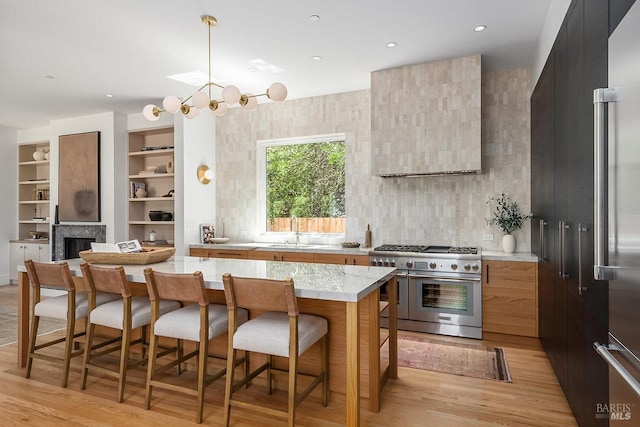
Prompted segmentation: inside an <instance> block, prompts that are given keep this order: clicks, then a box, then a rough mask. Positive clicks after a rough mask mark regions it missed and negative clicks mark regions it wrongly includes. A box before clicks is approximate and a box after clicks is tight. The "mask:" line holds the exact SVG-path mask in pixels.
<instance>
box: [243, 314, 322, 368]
mask: <svg viewBox="0 0 640 427" xmlns="http://www.w3.org/2000/svg"><path fill="white" fill-rule="evenodd" d="M327 331H328V324H327V319H324V318H322V317H319V316H312V315H310V314H300V315H299V317H298V355H301V354H302V353H304V352H305V351H306V350H307V349H308V348H309V347H311V346H312V345H313V344H314V343H315V342H316V341H318V340H319V339H320V338H322V337H323V336H324V335H325V334H326V333H327ZM233 348H235V349H237V350H246V351H254V352H257V353H264V354H272V355H274V356H282V357H289V315H288V314H287V313H276V312H267V313H263V314H261V315H259V316H258V317H256V318H254V319H251V320H250V321H248V322H246V323H244V324H243V325H240V326H239V327H238V329H237V330H236V333H235V334H234V336H233Z"/></svg>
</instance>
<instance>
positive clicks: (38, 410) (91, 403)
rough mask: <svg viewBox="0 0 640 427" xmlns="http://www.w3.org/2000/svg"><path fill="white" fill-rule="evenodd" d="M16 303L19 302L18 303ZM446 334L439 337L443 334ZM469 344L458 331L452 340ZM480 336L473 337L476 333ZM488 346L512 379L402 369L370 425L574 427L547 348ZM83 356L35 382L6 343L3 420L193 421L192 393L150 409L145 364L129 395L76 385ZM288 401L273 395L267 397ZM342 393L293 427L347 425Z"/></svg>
mask: <svg viewBox="0 0 640 427" xmlns="http://www.w3.org/2000/svg"><path fill="white" fill-rule="evenodd" d="M9 288H14V289H15V286H11V287H4V286H3V287H0V303H10V301H11V298H12V297H11V293H12V292H13V291H14V289H9ZM14 302H15V300H14ZM438 339H443V337H438ZM447 339H451V340H452V341H458V342H464V341H465V340H464V339H460V338H447ZM470 341H471V342H473V343H478V341H477V340H470ZM483 344H485V345H491V346H499V347H503V348H504V349H505V350H506V354H507V359H508V362H509V367H510V370H511V375H512V377H513V383H510V384H509V383H502V382H497V381H489V380H481V379H474V378H466V377H460V376H456V375H448V374H441V373H437V372H429V371H421V370H415V369H409V368H400V369H399V373H398V376H399V378H398V379H397V380H390V381H389V382H388V383H387V386H386V387H385V389H384V390H383V393H382V410H381V411H380V413H378V414H374V413H371V412H369V411H368V410H367V409H366V408H365V407H363V408H362V411H361V416H362V425H365V426H392V425H395V426H402V427H408V426H498V425H500V426H505V425H508V426H554V427H555V426H575V425H576V424H575V420H574V418H573V416H572V415H571V411H570V409H569V407H568V405H567V402H566V400H565V398H564V396H563V394H562V391H561V389H560V386H559V385H558V383H557V381H556V380H555V377H554V376H553V373H552V371H551V367H550V365H549V362H548V360H547V358H546V357H545V354H544V352H543V350H542V348H541V346H540V343H539V341H538V340H536V339H529V338H522V337H512V336H505V335H498V334H491V335H488V336H487V337H486V339H485V340H483ZM80 366H81V360H80V358H75V359H74V360H73V362H72V371H71V374H70V379H69V386H68V387H67V388H66V389H62V388H60V386H59V379H60V373H61V371H60V369H59V368H58V367H57V366H54V365H52V364H49V363H48V362H46V361H41V360H36V361H35V362H34V368H33V373H32V377H31V379H25V378H24V377H23V375H24V370H23V369H20V368H18V367H17V364H16V346H15V344H11V345H7V346H4V347H0V425H3V426H8V425H29V426H34V425H37V426H49V425H51V426H54V425H55V426H58V425H71V426H73V425H87V426H89V425H91V426H96V425H117V426H129V425H131V426H134V425H135V426H141V425H155V426H165V425H166V426H169V425H171V426H181V425H194V424H195V423H194V421H193V420H194V416H195V405H196V403H195V398H194V397H192V396H187V395H181V394H178V393H174V392H168V391H163V390H155V391H154V395H153V402H152V407H151V410H149V411H147V410H145V409H144V375H145V372H144V368H139V369H137V370H134V371H133V372H132V373H131V378H130V381H128V384H127V388H126V390H125V401H124V402H123V403H121V404H118V403H116V402H115V400H114V398H115V395H116V382H115V380H113V379H108V378H100V377H97V376H96V375H95V374H92V375H90V377H89V381H88V385H87V389H86V390H84V391H82V390H80ZM245 393H246V394H247V396H248V397H252V398H259V399H267V398H269V397H267V396H266V393H265V392H264V388H262V387H261V386H259V385H254V386H252V387H250V388H249V389H248V390H246V391H245ZM206 399H207V400H206V403H205V413H204V416H205V420H204V422H203V424H202V425H207V426H219V425H222V404H223V400H224V384H223V382H216V383H214V384H212V385H210V386H209V387H208V389H207V397H206ZM270 399H273V400H275V401H277V402H280V403H283V402H285V399H286V396H285V394H284V393H282V392H276V393H274V395H272V396H271V397H270ZM344 408H345V405H344V397H343V396H341V395H338V394H336V393H333V394H332V395H331V401H330V403H329V406H328V407H327V408H323V407H322V405H321V404H320V399H319V398H318V397H316V395H312V396H311V397H309V398H308V399H307V400H306V401H305V402H303V403H302V404H301V405H300V406H299V408H298V418H297V425H300V426H341V425H343V424H344V416H343V414H344ZM231 425H232V426H262V425H270V426H272V425H273V426H278V425H286V423H285V422H281V421H280V420H279V419H272V418H270V419H265V418H261V417H260V416H258V415H255V414H251V413H247V412H246V411H244V410H242V409H234V410H233V411H232V421H231Z"/></svg>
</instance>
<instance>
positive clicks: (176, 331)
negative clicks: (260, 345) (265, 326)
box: [153, 304, 249, 342]
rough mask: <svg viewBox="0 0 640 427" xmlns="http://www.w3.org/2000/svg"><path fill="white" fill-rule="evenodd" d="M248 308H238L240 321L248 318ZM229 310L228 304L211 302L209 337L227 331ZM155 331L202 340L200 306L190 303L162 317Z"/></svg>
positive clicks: (179, 337) (182, 337)
mask: <svg viewBox="0 0 640 427" xmlns="http://www.w3.org/2000/svg"><path fill="white" fill-rule="evenodd" d="M248 317H249V316H248V312H247V310H238V323H244V322H246V321H247V318H248ZM228 325H229V311H228V310H227V306H226V305H220V304H209V333H208V337H209V339H212V338H214V337H217V336H218V335H221V334H224V333H226V332H227V328H228ZM153 333H154V334H155V335H157V336H160V337H169V338H177V339H182V340H189V341H195V342H199V341H200V306H199V305H198V304H189V305H188V306H186V307H182V308H181V309H179V310H175V311H172V312H170V313H167V314H165V315H163V316H162V317H160V318H159V319H158V320H157V321H156V324H155V326H154V330H153Z"/></svg>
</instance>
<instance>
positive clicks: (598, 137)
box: [593, 88, 616, 280]
mask: <svg viewBox="0 0 640 427" xmlns="http://www.w3.org/2000/svg"><path fill="white" fill-rule="evenodd" d="M615 100H616V99H615V90H614V89H611V88H600V89H595V90H594V91H593V180H594V182H593V192H594V194H593V200H594V212H593V216H594V218H593V225H594V230H593V235H594V248H593V249H594V263H595V264H594V266H593V277H594V279H596V280H609V279H610V278H611V274H610V273H609V272H608V271H607V268H606V266H605V254H606V251H607V247H606V246H607V230H606V228H605V226H606V222H605V221H606V219H605V214H606V207H607V206H606V205H607V198H606V194H607V193H606V190H607V188H606V183H607V181H606V174H607V156H606V153H607V139H606V123H605V118H606V117H605V112H606V111H605V109H606V104H607V103H609V102H615Z"/></svg>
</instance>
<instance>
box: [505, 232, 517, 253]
mask: <svg viewBox="0 0 640 427" xmlns="http://www.w3.org/2000/svg"><path fill="white" fill-rule="evenodd" d="M502 250H503V251H505V252H506V253H508V254H512V253H514V252H515V250H516V237H515V236H514V235H513V234H505V235H504V236H502Z"/></svg>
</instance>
